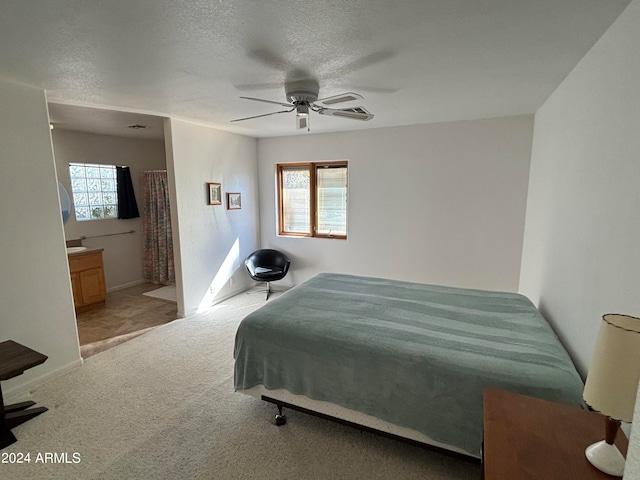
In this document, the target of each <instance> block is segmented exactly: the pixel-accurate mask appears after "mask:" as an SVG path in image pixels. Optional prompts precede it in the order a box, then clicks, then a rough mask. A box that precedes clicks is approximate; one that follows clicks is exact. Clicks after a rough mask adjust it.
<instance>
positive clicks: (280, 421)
mask: <svg viewBox="0 0 640 480" xmlns="http://www.w3.org/2000/svg"><path fill="white" fill-rule="evenodd" d="M273 423H274V424H275V425H276V426H278V427H280V426H282V425H285V424H286V423H287V417H285V416H284V415H280V414H278V415H276V416H275V417H274V418H273Z"/></svg>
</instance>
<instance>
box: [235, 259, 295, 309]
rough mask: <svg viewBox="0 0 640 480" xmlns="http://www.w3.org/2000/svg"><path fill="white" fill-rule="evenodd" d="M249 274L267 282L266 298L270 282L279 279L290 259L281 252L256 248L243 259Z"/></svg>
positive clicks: (283, 275)
mask: <svg viewBox="0 0 640 480" xmlns="http://www.w3.org/2000/svg"><path fill="white" fill-rule="evenodd" d="M244 265H245V267H247V272H249V276H250V277H251V278H253V279H254V280H255V281H257V282H267V298H266V300H269V294H270V293H271V285H270V283H271V282H273V281H276V280H281V279H283V278H284V277H285V275H286V274H287V272H288V271H289V265H291V261H290V260H289V258H288V257H287V256H286V255H285V254H284V253H282V252H279V251H278V250H272V249H270V248H265V249H262V250H256V251H255V252H253V253H252V254H251V255H249V256H248V257H247V259H246V260H245V261H244Z"/></svg>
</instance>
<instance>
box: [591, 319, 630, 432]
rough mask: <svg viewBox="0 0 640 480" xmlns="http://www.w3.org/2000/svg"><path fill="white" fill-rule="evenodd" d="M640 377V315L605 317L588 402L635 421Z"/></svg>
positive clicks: (600, 409) (624, 418)
mask: <svg viewBox="0 0 640 480" xmlns="http://www.w3.org/2000/svg"><path fill="white" fill-rule="evenodd" d="M638 380H640V318H635V317H631V316H628V315H619V314H607V315H604V316H603V317H602V323H601V325H600V332H599V334H598V339H597V340H596V346H595V350H594V352H593V358H592V360H591V366H590V367H589V373H588V374H587V382H586V384H585V387H584V393H583V398H584V401H585V402H586V403H587V405H589V406H590V407H591V408H593V409H594V410H596V411H598V412H600V413H602V414H603V415H606V416H608V417H611V418H612V419H614V420H619V421H621V422H631V420H632V419H633V410H634V407H635V401H636V395H637V392H638Z"/></svg>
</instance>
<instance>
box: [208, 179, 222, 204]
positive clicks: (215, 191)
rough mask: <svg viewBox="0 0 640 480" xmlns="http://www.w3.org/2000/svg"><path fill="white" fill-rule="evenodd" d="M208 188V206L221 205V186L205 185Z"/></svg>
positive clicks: (216, 184) (217, 184)
mask: <svg viewBox="0 0 640 480" xmlns="http://www.w3.org/2000/svg"><path fill="white" fill-rule="evenodd" d="M207 186H208V187H209V205H222V185H221V184H219V183H207Z"/></svg>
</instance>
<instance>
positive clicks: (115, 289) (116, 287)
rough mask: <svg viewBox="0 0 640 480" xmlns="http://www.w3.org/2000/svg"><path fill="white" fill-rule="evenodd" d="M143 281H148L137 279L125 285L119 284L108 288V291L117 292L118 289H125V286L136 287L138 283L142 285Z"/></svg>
mask: <svg viewBox="0 0 640 480" xmlns="http://www.w3.org/2000/svg"><path fill="white" fill-rule="evenodd" d="M141 283H146V281H145V280H144V279H142V280H136V281H135V282H129V283H125V284H123V285H117V286H115V287H110V288H107V293H111V292H117V291H118V290H124V289H125V288H129V287H135V286H136V285H140V284H141Z"/></svg>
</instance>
